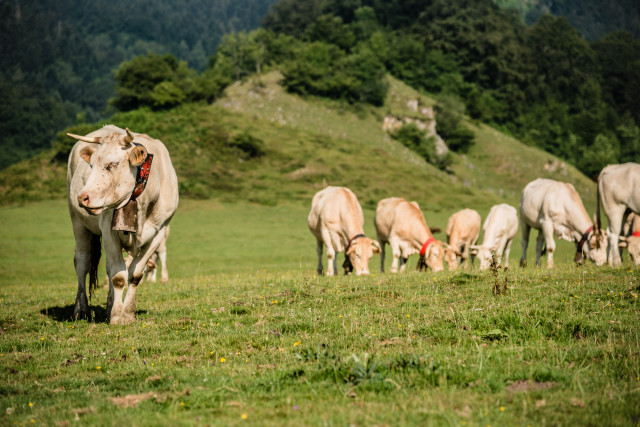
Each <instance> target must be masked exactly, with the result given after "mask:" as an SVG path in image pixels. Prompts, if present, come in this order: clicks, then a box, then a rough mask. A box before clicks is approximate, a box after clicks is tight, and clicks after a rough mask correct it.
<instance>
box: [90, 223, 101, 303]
mask: <svg viewBox="0 0 640 427" xmlns="http://www.w3.org/2000/svg"><path fill="white" fill-rule="evenodd" d="M101 240H102V239H101V238H100V235H99V234H92V235H91V261H90V264H89V300H91V295H92V294H93V291H94V290H95V289H96V288H97V287H98V264H100V255H101V252H102V242H101Z"/></svg>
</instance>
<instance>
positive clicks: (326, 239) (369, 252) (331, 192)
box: [308, 187, 380, 276]
mask: <svg viewBox="0 0 640 427" xmlns="http://www.w3.org/2000/svg"><path fill="white" fill-rule="evenodd" d="M308 224H309V230H311V233H312V234H313V235H314V236H315V237H316V240H317V253H318V270H317V271H318V274H322V272H323V267H322V247H323V245H324V246H326V247H327V276H333V275H334V274H336V271H337V265H336V263H337V258H336V253H337V252H344V253H345V262H344V264H343V267H344V272H345V274H349V273H351V272H352V271H354V270H355V273H356V275H357V276H359V275H362V274H369V259H370V258H371V257H372V256H373V255H374V254H378V253H380V245H379V244H378V242H376V241H375V240H371V239H370V238H368V237H366V236H365V235H364V215H363V213H362V208H361V207H360V203H358V199H357V198H356V196H355V194H353V192H352V191H351V190H349V189H348V188H344V187H327V188H325V189H324V190H321V191H319V192H317V193H316V195H315V196H314V197H313V201H312V202H311V211H310V212H309V217H308Z"/></svg>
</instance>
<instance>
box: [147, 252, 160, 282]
mask: <svg viewBox="0 0 640 427" xmlns="http://www.w3.org/2000/svg"><path fill="white" fill-rule="evenodd" d="M158 250H160V248H158ZM149 264H151V267H150V266H149ZM157 273H158V253H157V252H156V253H154V254H153V255H151V258H149V262H148V263H147V268H146V270H145V273H144V281H145V282H153V283H155V282H156V278H157V275H158V274H157Z"/></svg>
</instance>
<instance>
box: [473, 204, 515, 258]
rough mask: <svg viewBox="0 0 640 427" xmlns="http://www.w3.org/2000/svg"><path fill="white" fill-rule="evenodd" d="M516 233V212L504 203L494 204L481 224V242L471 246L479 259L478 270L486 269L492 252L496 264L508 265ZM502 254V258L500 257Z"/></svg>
mask: <svg viewBox="0 0 640 427" xmlns="http://www.w3.org/2000/svg"><path fill="white" fill-rule="evenodd" d="M517 233H518V212H517V210H516V208H514V207H513V206H509V205H507V204H506V203H501V204H499V205H495V206H493V207H492V208H491V211H489V215H487V218H486V219H485V220H484V224H483V225H482V244H481V245H478V246H471V249H472V253H473V252H475V253H476V254H477V257H478V259H479V260H480V270H486V269H488V268H489V266H490V264H491V259H492V258H493V256H494V254H495V257H496V259H497V262H498V264H501V265H503V266H505V267H508V266H509V253H510V252H511V243H513V238H514V237H515V236H516V234H517ZM503 255H504V260H503V259H502V257H503Z"/></svg>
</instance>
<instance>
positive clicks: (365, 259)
mask: <svg viewBox="0 0 640 427" xmlns="http://www.w3.org/2000/svg"><path fill="white" fill-rule="evenodd" d="M379 253H380V244H379V243H378V242H376V241H375V240H371V239H370V238H368V237H360V238H358V239H356V240H354V241H353V242H352V243H351V246H350V247H349V250H348V251H347V254H346V255H347V256H348V257H349V260H350V261H351V265H352V266H353V270H354V272H355V273H356V276H360V275H367V274H369V260H370V259H371V257H372V256H373V255H374V254H379Z"/></svg>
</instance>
